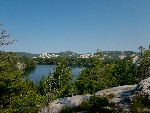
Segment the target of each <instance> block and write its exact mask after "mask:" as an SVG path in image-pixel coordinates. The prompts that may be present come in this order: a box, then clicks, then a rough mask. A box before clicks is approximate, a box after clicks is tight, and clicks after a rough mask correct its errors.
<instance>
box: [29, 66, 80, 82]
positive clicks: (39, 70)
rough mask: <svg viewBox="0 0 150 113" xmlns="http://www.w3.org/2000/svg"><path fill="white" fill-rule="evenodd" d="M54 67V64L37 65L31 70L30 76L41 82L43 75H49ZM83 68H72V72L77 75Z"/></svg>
mask: <svg viewBox="0 0 150 113" xmlns="http://www.w3.org/2000/svg"><path fill="white" fill-rule="evenodd" d="M53 69H54V65H37V67H36V68H33V69H31V70H30V74H29V76H30V78H31V79H32V80H34V81H35V82H39V81H40V80H41V78H42V77H43V76H47V75H48V74H49V73H50V72H53ZM81 70H82V68H77V67H75V68H73V70H72V74H73V75H75V77H77V76H78V74H79V72H80V71H81Z"/></svg>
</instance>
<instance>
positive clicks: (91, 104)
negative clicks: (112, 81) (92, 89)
mask: <svg viewBox="0 0 150 113" xmlns="http://www.w3.org/2000/svg"><path fill="white" fill-rule="evenodd" d="M107 107H109V108H107ZM113 108H114V104H112V103H109V100H108V99H107V98H105V97H97V96H91V97H90V99H89V100H85V101H83V102H81V104H80V105H79V106H76V107H73V108H69V107H68V106H67V107H64V108H63V109H62V111H61V113H76V112H80V111H86V112H87V113H112V111H113Z"/></svg>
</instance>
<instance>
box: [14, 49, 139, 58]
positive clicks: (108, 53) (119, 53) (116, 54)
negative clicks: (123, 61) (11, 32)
mask: <svg viewBox="0 0 150 113" xmlns="http://www.w3.org/2000/svg"><path fill="white" fill-rule="evenodd" d="M14 53H16V54H19V55H23V56H27V57H28V58H35V57H36V58H38V57H42V58H44V57H45V58H50V57H66V58H68V57H74V58H89V57H92V55H95V53H94V54H91V53H86V54H78V53H74V52H71V51H66V52H60V53H44V54H32V53H26V52H14ZM102 53H103V55H104V56H105V57H108V58H112V59H115V58H118V57H119V56H120V57H121V56H127V55H136V54H137V53H136V52H134V51H102ZM48 55H49V57H47V56H48Z"/></svg>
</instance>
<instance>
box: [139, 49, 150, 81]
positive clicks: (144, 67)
mask: <svg viewBox="0 0 150 113" xmlns="http://www.w3.org/2000/svg"><path fill="white" fill-rule="evenodd" d="M139 49H140V56H139V59H138V69H139V75H140V79H145V78H146V77H149V76H150V50H146V49H145V48H144V47H143V46H140V47H139Z"/></svg>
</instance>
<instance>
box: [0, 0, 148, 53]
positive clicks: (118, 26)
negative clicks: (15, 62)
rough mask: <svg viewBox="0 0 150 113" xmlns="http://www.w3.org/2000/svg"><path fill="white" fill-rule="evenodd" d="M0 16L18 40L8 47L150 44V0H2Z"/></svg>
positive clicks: (86, 49)
mask: <svg viewBox="0 0 150 113" xmlns="http://www.w3.org/2000/svg"><path fill="white" fill-rule="evenodd" d="M0 4H1V6H0V21H1V22H2V23H3V26H2V27H1V28H0V30H2V29H7V34H11V37H10V38H9V40H13V39H17V42H15V43H14V44H11V45H9V46H1V47H0V49H1V50H4V51H13V52H28V53H38V54H39V53H45V52H50V53H52V52H55V53H58V52H65V51H73V52H76V53H94V52H96V50H97V49H100V50H102V51H130V50H131V51H138V47H139V46H144V47H145V48H146V49H148V46H149V45H150V0H0Z"/></svg>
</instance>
